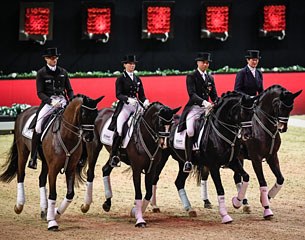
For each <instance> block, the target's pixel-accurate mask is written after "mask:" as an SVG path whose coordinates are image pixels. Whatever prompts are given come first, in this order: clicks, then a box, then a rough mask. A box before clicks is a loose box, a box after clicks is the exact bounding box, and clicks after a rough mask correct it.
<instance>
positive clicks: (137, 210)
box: [131, 168, 146, 227]
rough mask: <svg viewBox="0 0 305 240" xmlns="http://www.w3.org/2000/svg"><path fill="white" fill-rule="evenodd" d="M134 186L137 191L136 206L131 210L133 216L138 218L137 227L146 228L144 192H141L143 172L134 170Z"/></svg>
mask: <svg viewBox="0 0 305 240" xmlns="http://www.w3.org/2000/svg"><path fill="white" fill-rule="evenodd" d="M132 177H133V185H134V190H135V206H134V207H133V208H132V210H131V216H135V218H136V224H135V226H136V227H145V226H146V222H145V220H144V219H143V211H142V207H143V201H142V191H141V170H140V169H139V168H138V170H135V169H134V168H133V176H132Z"/></svg>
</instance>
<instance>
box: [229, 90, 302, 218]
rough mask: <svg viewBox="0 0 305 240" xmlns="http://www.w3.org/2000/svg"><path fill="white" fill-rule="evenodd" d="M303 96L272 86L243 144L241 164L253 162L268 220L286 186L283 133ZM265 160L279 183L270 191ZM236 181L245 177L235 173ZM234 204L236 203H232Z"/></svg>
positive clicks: (259, 104)
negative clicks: (272, 202)
mask: <svg viewBox="0 0 305 240" xmlns="http://www.w3.org/2000/svg"><path fill="white" fill-rule="evenodd" d="M301 92H302V90H300V91H298V92H296V93H292V92H290V91H288V90H287V89H286V88H284V87H282V86H280V85H272V86H270V87H269V88H267V89H265V90H264V91H263V92H262V93H261V94H260V95H259V98H258V101H257V103H256V106H255V112H254V115H253V118H252V124H253V127H252V128H253V130H252V132H253V134H252V137H251V138H250V139H249V140H248V141H247V142H245V143H243V144H242V148H241V153H240V155H239V156H238V159H239V160H240V161H241V162H242V164H243V161H244V159H249V160H251V163H252V166H253V169H254V172H255V174H256V177H257V180H258V183H259V186H260V202H261V204H262V207H263V208H264V213H263V217H264V219H266V220H270V219H271V218H272V217H273V212H272V210H271V209H270V199H272V198H275V196H276V195H277V194H278V192H279V191H280V190H281V188H282V186H283V183H284V177H283V175H282V172H281V169H280V162H279V157H278V151H279V149H280V146H281V137H280V133H284V132H286V131H287V129H288V126H287V125H288V120H289V116H290V112H291V111H292V109H293V104H294V99H295V98H296V97H297V96H299V95H300V94H301ZM264 160H265V161H266V162H267V163H268V165H269V167H270V169H271V171H272V173H273V174H274V176H275V177H276V182H275V184H274V185H273V186H272V188H271V189H270V190H269V191H268V186H267V182H266V179H265V176H264V172H263V166H262V163H263V161H264ZM234 181H235V183H236V184H240V183H241V182H242V176H240V175H239V174H238V173H235V174H234ZM235 200H236V199H233V202H234V201H235Z"/></svg>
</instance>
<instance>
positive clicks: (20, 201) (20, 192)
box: [17, 182, 25, 206]
mask: <svg viewBox="0 0 305 240" xmlns="http://www.w3.org/2000/svg"><path fill="white" fill-rule="evenodd" d="M24 203H25V194H24V183H23V182H22V183H18V185H17V206H18V205H22V206H23V205H24Z"/></svg>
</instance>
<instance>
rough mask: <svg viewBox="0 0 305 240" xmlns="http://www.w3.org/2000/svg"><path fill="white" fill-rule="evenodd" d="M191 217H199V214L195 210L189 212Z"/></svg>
mask: <svg viewBox="0 0 305 240" xmlns="http://www.w3.org/2000/svg"><path fill="white" fill-rule="evenodd" d="M188 213H189V217H197V212H196V211H195V210H190V211H188Z"/></svg>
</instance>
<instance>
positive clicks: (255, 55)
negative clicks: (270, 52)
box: [245, 50, 261, 59]
mask: <svg viewBox="0 0 305 240" xmlns="http://www.w3.org/2000/svg"><path fill="white" fill-rule="evenodd" d="M245 57H246V58H248V59H250V58H257V59H260V58H261V56H260V55H259V51H258V50H247V55H246V56H245Z"/></svg>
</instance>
